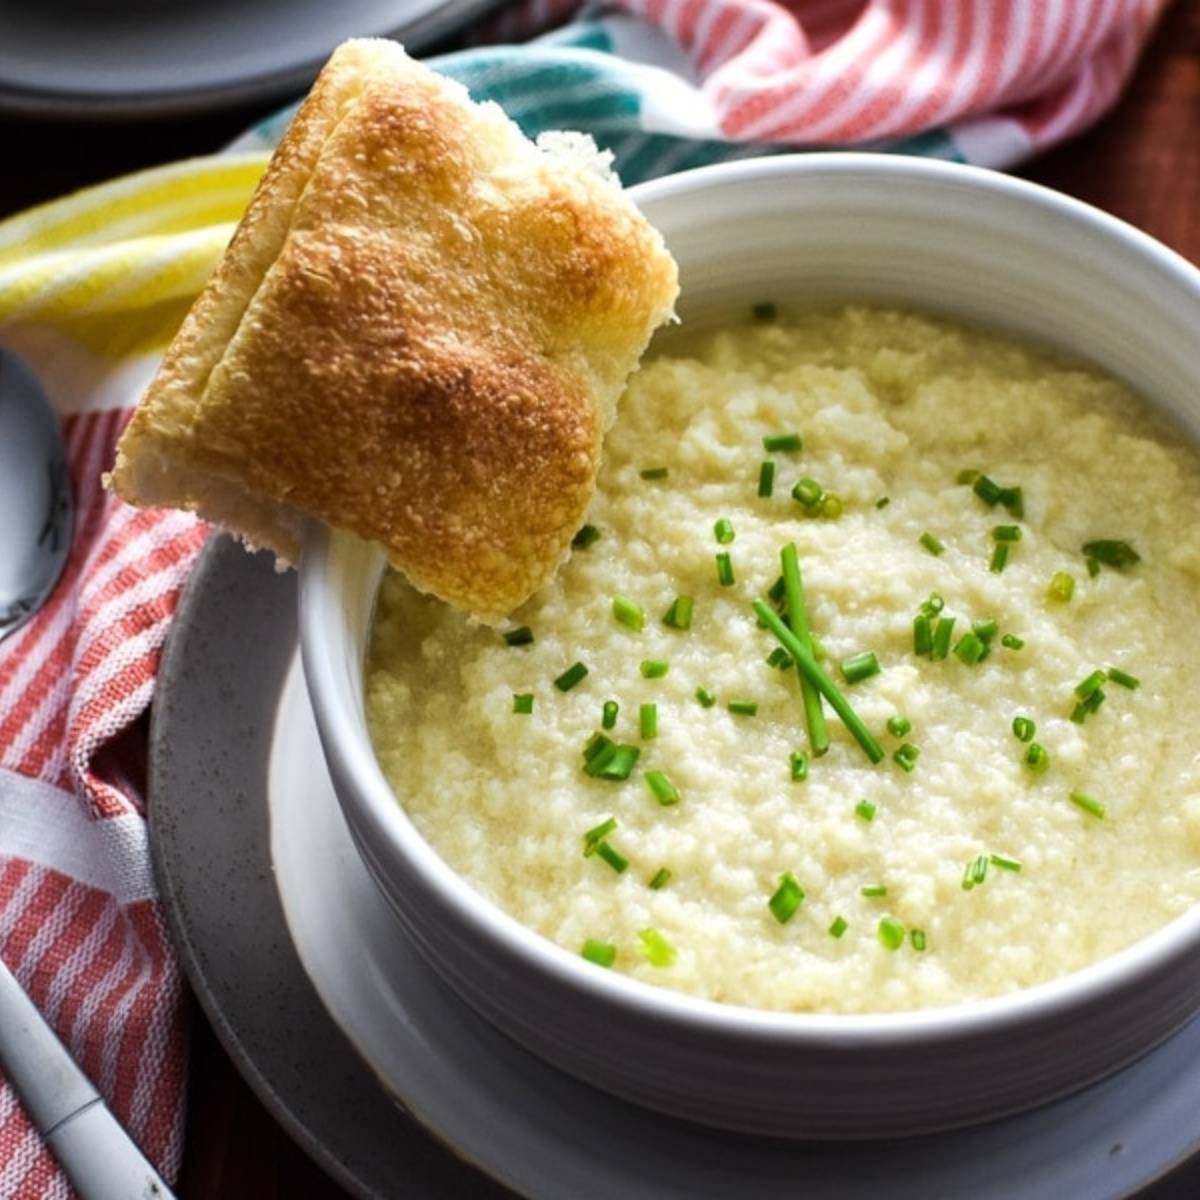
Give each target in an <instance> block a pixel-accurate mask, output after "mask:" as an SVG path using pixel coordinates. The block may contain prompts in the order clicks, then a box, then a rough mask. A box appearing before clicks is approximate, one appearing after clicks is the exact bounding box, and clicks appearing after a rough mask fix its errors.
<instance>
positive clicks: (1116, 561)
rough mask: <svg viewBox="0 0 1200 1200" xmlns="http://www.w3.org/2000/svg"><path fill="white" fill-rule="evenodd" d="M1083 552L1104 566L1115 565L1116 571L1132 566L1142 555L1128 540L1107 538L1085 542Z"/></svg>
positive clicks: (1139, 560) (1140, 559)
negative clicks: (1119, 540) (1121, 540)
mask: <svg viewBox="0 0 1200 1200" xmlns="http://www.w3.org/2000/svg"><path fill="white" fill-rule="evenodd" d="M1083 552H1084V554H1086V555H1087V556H1088V558H1094V559H1095V560H1096V561H1097V562H1101V563H1103V564H1104V565H1105V566H1106V567H1116V568H1117V570H1118V571H1123V570H1124V569H1125V568H1126V567H1132V566H1134V564H1136V563H1140V562H1141V561H1142V556H1141V555H1140V554H1139V553H1138V552H1137V551H1136V550H1135V549H1134V548H1133V547H1132V546H1131V545H1130V544H1129V543H1128V542H1118V541H1112V540H1108V539H1105V540H1102V541H1099V542H1085V543H1084V546H1083Z"/></svg>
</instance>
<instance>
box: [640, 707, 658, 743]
mask: <svg viewBox="0 0 1200 1200" xmlns="http://www.w3.org/2000/svg"><path fill="white" fill-rule="evenodd" d="M638 730H639V732H640V733H641V735H642V740H643V741H649V740H650V739H651V738H655V737H658V705H657V704H643V705H641V706H640V707H639V708H638Z"/></svg>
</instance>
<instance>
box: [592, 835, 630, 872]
mask: <svg viewBox="0 0 1200 1200" xmlns="http://www.w3.org/2000/svg"><path fill="white" fill-rule="evenodd" d="M596 857H597V858H602V859H603V860H604V861H605V862H606V863H608V865H609V866H610V867H612V869H613V870H614V871H616V873H617V874H618V875H620V874H621V873H622V872H623V871H624V870H625V868H626V867H628V866H629V859H627V858H626V857H625V855H623V854H622V853H621V852H620V851H619V850H614V849H613V848H612V846H610V845H609V844H608V843H607V842H601V843H600V844H599V845H598V846H597V847H596Z"/></svg>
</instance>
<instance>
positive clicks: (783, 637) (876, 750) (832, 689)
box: [753, 600, 883, 763]
mask: <svg viewBox="0 0 1200 1200" xmlns="http://www.w3.org/2000/svg"><path fill="white" fill-rule="evenodd" d="M753 608H754V611H755V612H756V613H757V614H758V616H759V617H760V618H761V619H762V621H763V623H764V624H765V625H766V626H767V628H768V629H769V630H770V631H771V632H772V633H773V634H774V635H775V636H776V637H777V638H778V639H779V641H780V642H781V643H782V644H783V648H784V649H785V650H786V651H787V652H788V653H789V654H790V655H791V656H792V658H793V660H794V661H795V663H796V665H797V667H798V668H799V669H800V670H801V671H802V672H803V673H804V675H805V676H806V677H807V678H808V679H809V680H810V681H811V682H812V684H813V685H814V687H816V688H817V690H818V691H820V693H821V695H823V696H824V697H825V699H826V700H828V701H829V703H830V705H831V706H832V707H833V710H834V712H836V713H837V715H838V716H839V717H841V719H842V721H843V722H844V724H845V726H846V728H847V729H849V730H850V732H851V734H852V735H853V737H854V740H855V741H857V742H858V744H859V745H860V746H861V747H862V749H863V752H864V753H865V754H866V756H867V757H868V758H869V759H870V760H871V761H872V762H876V763H877V762H879V761H880V760H881V759H882V758H883V751H882V750H881V749H880V747H879V743H878V742H877V741H876V740H875V739H874V738H873V737H872V736H871V731H870V730H869V729H867V727H866V725H865V724H864V723H863V720H862V718H861V717H860V716H859V715H858V713H856V712H855V711H854V709H853V708H852V707H851V706H850V703H849V701H847V699H846V697H845V696H843V695H842V693H841V690H840V689H839V688H838V686H837V684H836V683H834V682H833V680H832V679H830V678H829V676H828V675H826V674H825V672H824V671H823V670H822V669H821V667H820V666H819V665H818V664H817V661H816V659H815V658H813V656H812V655H811V654H810V653H809V650H808V647H807V646H805V645H804V643H803V642H802V641H801V640H800V639H799V638H798V637H797V636H796V635H795V634H794V633H793V632H792V631H791V630H790V629H789V628H788V627H787V626H786V625H785V624H784V623H783V621H782V620H781V619H780V617H779V614H778V613H776V612H775V610H774V609H773V608H771V606H770V605H769V604H767V602H766V601H765V600H755V601H754V605H753Z"/></svg>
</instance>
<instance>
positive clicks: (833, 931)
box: [829, 917, 850, 938]
mask: <svg viewBox="0 0 1200 1200" xmlns="http://www.w3.org/2000/svg"><path fill="white" fill-rule="evenodd" d="M849 928H850V925H849V922H848V921H847V920H846V918H845V917H835V918H834V921H833V924H832V925H830V927H829V936H830V937H835V938H840V937H841V936H842V934H843V933H845V932H846V930H847V929H849Z"/></svg>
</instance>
